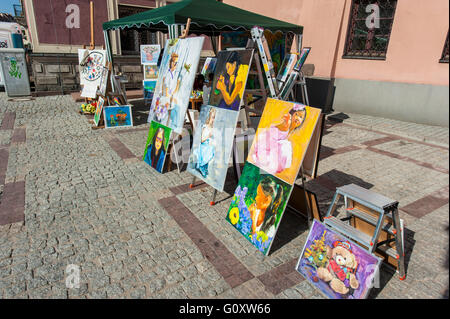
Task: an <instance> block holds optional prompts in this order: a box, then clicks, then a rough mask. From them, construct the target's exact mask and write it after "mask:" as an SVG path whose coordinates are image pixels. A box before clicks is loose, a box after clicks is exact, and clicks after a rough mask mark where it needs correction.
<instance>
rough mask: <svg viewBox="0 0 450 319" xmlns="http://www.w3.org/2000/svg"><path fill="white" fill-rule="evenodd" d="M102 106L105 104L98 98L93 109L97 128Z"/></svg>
mask: <svg viewBox="0 0 450 319" xmlns="http://www.w3.org/2000/svg"><path fill="white" fill-rule="evenodd" d="M104 104H105V100H104V99H103V98H102V97H101V96H100V97H99V98H98V103H97V108H96V109H95V114H94V123H95V126H98V123H99V122H100V118H101V116H102V113H103V105H104Z"/></svg>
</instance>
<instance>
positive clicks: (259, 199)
mask: <svg viewBox="0 0 450 319" xmlns="http://www.w3.org/2000/svg"><path fill="white" fill-rule="evenodd" d="M291 190H292V186H291V185H289V184H287V183H286V182H284V181H282V180H280V179H278V178H276V177H275V176H273V175H271V174H268V173H267V172H265V171H264V170H262V169H260V168H258V167H257V166H255V165H253V164H251V163H249V162H246V163H245V166H244V169H243V171H242V175H241V177H240V179H239V184H238V187H237V188H236V190H235V192H234V196H233V199H232V202H231V205H230V208H229V209H228V214H227V217H226V220H228V221H229V222H230V223H231V225H233V226H234V227H235V228H236V229H237V230H238V231H239V232H240V233H241V234H242V235H243V236H244V237H245V238H246V239H247V240H248V241H250V242H251V243H252V244H253V245H254V246H255V247H256V248H258V250H259V251H260V252H262V253H263V254H264V255H268V254H269V250H270V247H271V246H272V242H273V239H274V237H275V234H276V233H277V230H278V226H279V224H280V221H281V218H282V216H283V212H284V210H285V208H286V205H287V202H288V199H289V196H290V194H291Z"/></svg>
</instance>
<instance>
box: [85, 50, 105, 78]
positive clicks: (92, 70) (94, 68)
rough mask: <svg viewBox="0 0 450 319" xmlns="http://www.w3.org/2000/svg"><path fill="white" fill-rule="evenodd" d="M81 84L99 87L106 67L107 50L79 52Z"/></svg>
mask: <svg viewBox="0 0 450 319" xmlns="http://www.w3.org/2000/svg"><path fill="white" fill-rule="evenodd" d="M78 62H79V69H80V84H82V85H86V84H90V85H92V86H98V85H99V84H100V81H101V77H102V74H103V68H104V67H105V65H106V50H85V49H79V50H78Z"/></svg>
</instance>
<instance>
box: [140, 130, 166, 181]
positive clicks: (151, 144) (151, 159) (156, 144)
mask: <svg viewBox="0 0 450 319" xmlns="http://www.w3.org/2000/svg"><path fill="white" fill-rule="evenodd" d="M171 133H172V130H171V129H170V128H168V127H167V126H164V125H162V124H160V123H158V122H155V121H152V123H151V124H150V129H149V131H148V137H147V143H146V144H145V152H144V157H143V158H142V160H143V161H144V162H146V163H147V164H148V165H150V166H151V167H153V168H154V169H156V170H157V171H158V172H159V173H162V172H163V169H164V162H165V160H166V156H167V149H168V147H169V140H170V135H171Z"/></svg>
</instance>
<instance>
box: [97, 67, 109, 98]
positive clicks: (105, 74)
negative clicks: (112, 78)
mask: <svg viewBox="0 0 450 319" xmlns="http://www.w3.org/2000/svg"><path fill="white" fill-rule="evenodd" d="M108 75H109V70H108V69H107V68H103V71H102V76H101V79H100V85H99V91H100V94H101V95H103V96H105V95H106V88H107V86H108V78H109V77H108Z"/></svg>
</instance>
